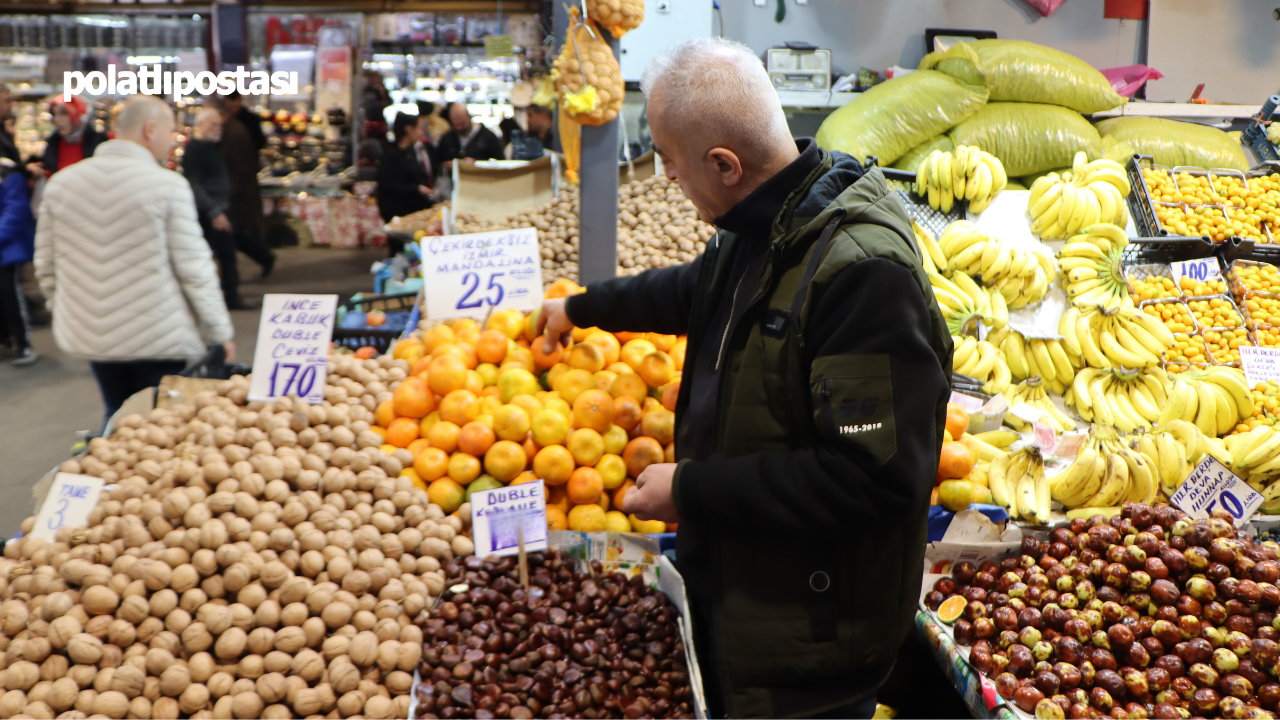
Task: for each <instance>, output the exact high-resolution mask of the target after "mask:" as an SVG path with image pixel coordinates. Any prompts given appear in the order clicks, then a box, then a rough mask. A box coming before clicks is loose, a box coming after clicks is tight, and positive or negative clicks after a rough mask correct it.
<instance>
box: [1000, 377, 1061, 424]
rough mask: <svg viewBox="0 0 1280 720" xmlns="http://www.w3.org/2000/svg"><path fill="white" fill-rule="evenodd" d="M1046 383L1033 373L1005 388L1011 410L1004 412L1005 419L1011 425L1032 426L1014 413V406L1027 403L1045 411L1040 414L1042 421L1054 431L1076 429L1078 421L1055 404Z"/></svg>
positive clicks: (1005, 395)
mask: <svg viewBox="0 0 1280 720" xmlns="http://www.w3.org/2000/svg"><path fill="white" fill-rule="evenodd" d="M1044 385H1045V383H1044V382H1043V381H1042V380H1041V379H1040V377H1039V376H1038V375H1033V376H1032V377H1029V378H1027V379H1026V380H1023V381H1022V382H1020V383H1018V384H1017V385H1014V386H1013V387H1011V388H1009V389H1008V390H1005V392H1004V397H1005V399H1006V400H1008V401H1009V411H1008V412H1006V413H1005V414H1004V421H1005V423H1006V424H1007V425H1009V427H1011V428H1013V429H1014V430H1026V429H1027V428H1028V427H1029V426H1030V423H1028V422H1027V421H1026V420H1023V419H1022V418H1020V417H1018V416H1017V415H1014V414H1013V408H1016V407H1017V406H1018V405H1020V404H1024V403H1025V404H1027V405H1030V406H1031V407H1033V408H1035V409H1037V410H1039V411H1041V412H1042V413H1044V414H1043V415H1041V416H1040V421H1041V422H1043V423H1044V424H1046V425H1048V426H1049V427H1051V428H1053V429H1054V432H1058V433H1063V432H1066V431H1068V430H1075V429H1076V421H1075V420H1073V419H1071V417H1070V416H1069V415H1067V414H1066V413H1064V412H1062V411H1061V410H1059V409H1058V406H1057V405H1054V404H1053V398H1051V397H1049V393H1047V392H1045V388H1044Z"/></svg>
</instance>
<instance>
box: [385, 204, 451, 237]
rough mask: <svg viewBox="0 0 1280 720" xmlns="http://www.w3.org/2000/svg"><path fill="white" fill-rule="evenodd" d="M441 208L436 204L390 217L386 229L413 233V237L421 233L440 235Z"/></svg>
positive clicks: (441, 226)
mask: <svg viewBox="0 0 1280 720" xmlns="http://www.w3.org/2000/svg"><path fill="white" fill-rule="evenodd" d="M442 210H443V208H442V207H440V206H436V207H430V208H427V209H426V210H418V211H416V212H411V213H409V214H408V215H404V216H401V217H394V218H391V222H389V223H387V231H388V232H398V233H406V234H409V235H413V236H414V237H415V239H417V238H420V237H421V236H423V235H442V234H444V227H443V213H442V212H441V211H442ZM419 233H420V234H419Z"/></svg>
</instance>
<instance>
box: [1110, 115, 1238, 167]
mask: <svg viewBox="0 0 1280 720" xmlns="http://www.w3.org/2000/svg"><path fill="white" fill-rule="evenodd" d="M1098 132H1100V133H1102V135H1103V136H1109V137H1111V138H1112V139H1114V140H1116V141H1117V142H1123V143H1128V144H1129V145H1130V146H1132V147H1133V149H1134V150H1135V151H1136V152H1138V153H1140V154H1142V155H1150V156H1151V157H1152V159H1154V160H1155V161H1156V164H1158V165H1167V166H1169V167H1174V166H1176V165H1192V166H1194V167H1202V168H1227V169H1228V170H1239V171H1240V172H1244V171H1246V170H1248V169H1249V161H1248V159H1247V158H1246V157H1245V154H1244V148H1242V147H1240V143H1239V142H1236V141H1233V140H1232V139H1231V138H1230V137H1229V136H1228V135H1227V134H1226V133H1224V132H1222V131H1221V130H1219V129H1217V128H1212V127H1209V126H1208V125H1198V124H1196V123H1189V122H1179V121H1177V120H1165V119H1164V118H1150V117H1119V118H1111V119H1109V120H1103V121H1102V122H1100V123H1098Z"/></svg>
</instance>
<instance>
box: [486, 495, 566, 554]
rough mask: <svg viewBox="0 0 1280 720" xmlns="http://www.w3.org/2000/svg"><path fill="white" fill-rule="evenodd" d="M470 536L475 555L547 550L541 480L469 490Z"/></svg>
mask: <svg viewBox="0 0 1280 720" xmlns="http://www.w3.org/2000/svg"><path fill="white" fill-rule="evenodd" d="M470 502H471V539H472V540H474V541H475V544H476V555H478V556H480V557H484V556H485V555H515V554H516V553H517V552H519V548H520V543H521V542H523V543H524V550H525V552H534V551H535V550H546V549H547V495H546V487H545V486H544V485H543V484H542V481H541V480H539V481H537V482H531V483H522V484H520V485H508V486H507V487H500V488H496V489H493V490H477V491H475V492H473V493H471V499H470Z"/></svg>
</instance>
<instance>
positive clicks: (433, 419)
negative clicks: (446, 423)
mask: <svg viewBox="0 0 1280 720" xmlns="http://www.w3.org/2000/svg"><path fill="white" fill-rule="evenodd" d="M438 422H440V411H439V410H432V411H431V412H429V413H427V416H426V417H424V418H422V419H421V420H419V421H418V437H421V438H424V437H426V436H427V435H429V434H430V433H431V428H433V427H435V426H436V423H438Z"/></svg>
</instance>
